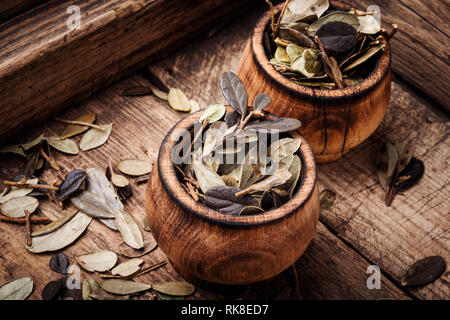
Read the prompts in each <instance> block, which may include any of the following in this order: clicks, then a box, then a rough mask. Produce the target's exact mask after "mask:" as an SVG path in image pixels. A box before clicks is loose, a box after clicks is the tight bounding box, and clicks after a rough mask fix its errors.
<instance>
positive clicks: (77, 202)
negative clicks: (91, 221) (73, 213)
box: [70, 191, 115, 219]
mask: <svg viewBox="0 0 450 320" xmlns="http://www.w3.org/2000/svg"><path fill="white" fill-rule="evenodd" d="M70 202H72V204H73V205H74V206H75V207H76V208H78V209H79V210H80V211H82V212H84V213H86V214H87V215H89V216H91V217H94V218H101V219H114V218H115V214H114V213H113V212H112V209H111V208H110V207H109V206H108V204H107V203H106V200H105V199H104V198H101V197H99V196H97V195H96V194H94V193H92V192H89V191H82V192H80V194H79V195H77V196H76V197H73V198H71V199H70Z"/></svg>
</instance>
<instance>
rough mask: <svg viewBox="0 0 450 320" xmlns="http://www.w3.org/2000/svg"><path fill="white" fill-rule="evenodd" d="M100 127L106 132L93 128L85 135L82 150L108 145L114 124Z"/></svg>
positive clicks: (81, 143) (81, 145)
mask: <svg viewBox="0 0 450 320" xmlns="http://www.w3.org/2000/svg"><path fill="white" fill-rule="evenodd" d="M100 127H102V128H103V129H104V131H103V130H99V129H95V128H92V129H89V130H88V131H87V132H86V133H85V134H84V135H83V137H82V138H81V141H80V149H81V150H83V151H88V150H92V149H95V148H98V147H100V146H101V145H103V144H104V143H106V141H108V139H109V136H110V135H111V131H112V127H113V124H112V123H110V124H104V125H102V126H100Z"/></svg>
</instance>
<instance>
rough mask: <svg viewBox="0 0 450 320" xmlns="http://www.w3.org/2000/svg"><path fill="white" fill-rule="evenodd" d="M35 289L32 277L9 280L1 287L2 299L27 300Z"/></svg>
mask: <svg viewBox="0 0 450 320" xmlns="http://www.w3.org/2000/svg"><path fill="white" fill-rule="evenodd" d="M32 291H33V280H32V279H31V278H28V277H26V278H20V279H15V280H12V281H9V282H7V283H5V284H3V285H2V286H1V287H0V300H25V299H26V298H28V296H29V295H30V294H31V292H32Z"/></svg>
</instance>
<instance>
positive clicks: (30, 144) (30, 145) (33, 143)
mask: <svg viewBox="0 0 450 320" xmlns="http://www.w3.org/2000/svg"><path fill="white" fill-rule="evenodd" d="M44 140H45V136H44V135H43V134H41V135H40V136H39V137H37V138H36V139H34V140H32V141H30V142H27V143H24V144H21V145H20V146H21V147H22V148H23V149H24V150H25V151H27V150H29V149H31V148H33V147H35V146H37V145H38V144H40V143H41V142H42V141H44Z"/></svg>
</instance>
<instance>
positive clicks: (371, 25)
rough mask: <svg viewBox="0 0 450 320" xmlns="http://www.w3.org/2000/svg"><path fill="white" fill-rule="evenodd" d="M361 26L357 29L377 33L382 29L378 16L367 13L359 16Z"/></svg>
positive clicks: (362, 31)
mask: <svg viewBox="0 0 450 320" xmlns="http://www.w3.org/2000/svg"><path fill="white" fill-rule="evenodd" d="M358 21H359V28H358V29H357V30H358V31H359V32H361V33H365V34H376V33H378V32H380V31H381V25H380V20H379V19H377V18H376V15H366V16H360V17H358Z"/></svg>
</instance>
